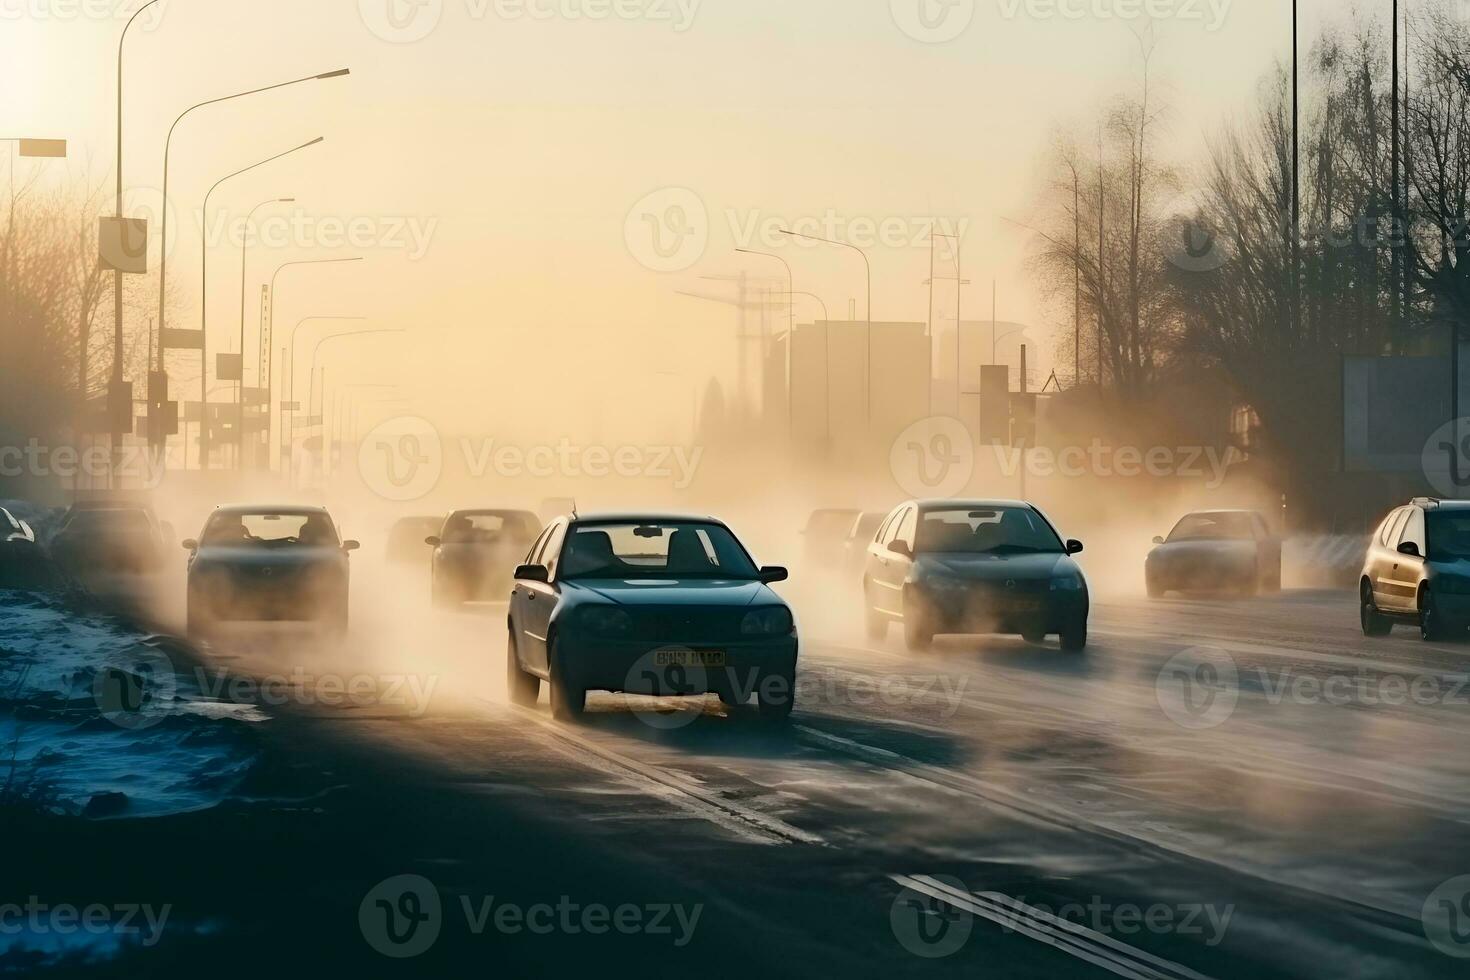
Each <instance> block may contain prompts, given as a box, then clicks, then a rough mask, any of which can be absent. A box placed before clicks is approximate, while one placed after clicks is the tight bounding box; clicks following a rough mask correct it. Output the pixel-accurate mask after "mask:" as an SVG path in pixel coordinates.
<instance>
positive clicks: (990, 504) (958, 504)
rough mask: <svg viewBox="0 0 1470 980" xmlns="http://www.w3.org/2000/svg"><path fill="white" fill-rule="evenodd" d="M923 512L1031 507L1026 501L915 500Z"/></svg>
mask: <svg viewBox="0 0 1470 980" xmlns="http://www.w3.org/2000/svg"><path fill="white" fill-rule="evenodd" d="M913 503H915V504H917V505H918V507H919V510H921V511H931V510H993V509H997V508H1006V507H1014V508H1019V509H1022V510H1029V509H1031V505H1030V504H1028V503H1027V502H1026V501H1024V500H942V499H937V500H915V501H913Z"/></svg>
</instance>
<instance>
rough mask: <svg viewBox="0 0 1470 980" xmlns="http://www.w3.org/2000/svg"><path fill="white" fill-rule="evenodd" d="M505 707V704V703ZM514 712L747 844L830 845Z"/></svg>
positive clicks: (571, 753)
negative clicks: (747, 841)
mask: <svg viewBox="0 0 1470 980" xmlns="http://www.w3.org/2000/svg"><path fill="white" fill-rule="evenodd" d="M501 707H504V706H503V705H501ZM511 710H512V711H513V712H514V713H515V714H516V715H518V716H520V717H523V718H526V719H528V720H530V721H532V722H534V723H535V724H537V725H539V726H541V727H542V728H543V729H545V730H546V732H547V733H548V734H549V735H551V736H552V737H553V738H554V739H556V740H557V741H559V742H561V743H562V744H561V745H560V746H556V747H557V749H558V751H560V752H561V753H562V754H563V755H565V756H567V757H568V758H570V759H572V760H573V761H576V762H580V763H581V764H583V765H585V766H590V767H591V768H594V769H598V770H599V771H602V772H606V773H609V774H610V775H615V776H619V777H621V778H623V779H625V780H627V781H629V782H633V783H635V784H636V785H638V786H639V787H640V788H642V789H645V790H651V791H652V792H653V793H655V795H657V796H659V797H660V798H662V799H665V800H667V801H669V802H670V803H672V804H674V805H675V806H678V807H680V808H681V809H684V810H687V811H689V812H691V813H693V814H695V815H696V816H698V817H700V818H702V819H704V820H708V821H710V822H711V823H715V824H717V825H719V826H721V827H723V828H725V829H726V830H730V831H732V832H734V833H736V834H739V835H740V836H741V837H744V838H746V839H747V840H750V841H753V842H755V843H759V844H825V843H826V842H825V841H824V840H823V839H822V838H821V837H819V836H817V835H816V834H813V833H809V832H808V831H805V830H802V829H801V828H799V827H793V826H792V825H791V824H789V823H787V822H786V821H784V820H782V819H780V818H779V817H773V816H771V815H770V814H767V813H762V812H760V811H759V810H754V809H751V808H750V807H747V806H742V805H740V804H739V803H734V802H732V801H730V800H727V799H725V798H723V797H721V796H719V795H718V794H716V793H711V792H709V791H707V790H705V789H703V788H701V787H699V786H696V785H695V784H693V783H691V782H690V781H689V780H687V779H684V778H682V777H680V776H677V775H675V774H673V773H671V772H668V771H666V770H664V769H660V768H659V767H657V766H652V765H649V764H648V763H644V762H639V761H638V760H636V759H632V758H629V757H628V756H626V755H623V754H622V753H620V752H614V751H613V750H612V749H609V748H607V747H606V746H604V745H599V744H597V743H595V742H593V741H591V740H590V739H586V738H583V737H582V736H580V735H578V734H576V733H575V732H573V731H571V730H570V729H568V728H566V727H565V726H563V725H561V724H559V723H557V722H555V721H553V720H551V719H549V718H545V717H543V716H542V715H540V714H539V713H537V712H536V711H533V710H531V709H529V708H521V707H515V708H512V709H511ZM589 756H590V757H592V758H595V759H598V760H600V761H601V762H602V763H604V765H601V766H598V765H594V764H592V762H591V759H589V758H588V757H589ZM609 765H610V766H613V767H616V771H610V770H609V768H608V766H609Z"/></svg>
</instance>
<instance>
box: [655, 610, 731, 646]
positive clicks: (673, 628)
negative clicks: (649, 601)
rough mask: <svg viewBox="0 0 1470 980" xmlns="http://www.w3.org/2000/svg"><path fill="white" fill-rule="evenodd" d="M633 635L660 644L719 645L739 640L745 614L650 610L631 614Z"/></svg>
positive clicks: (719, 611) (716, 611) (718, 611)
mask: <svg viewBox="0 0 1470 980" xmlns="http://www.w3.org/2000/svg"><path fill="white" fill-rule="evenodd" d="M630 612H631V613H632V616H633V633H634V635H635V636H637V637H638V638H639V639H643V640H653V641H655V642H659V643H673V642H684V641H691V640H692V641H705V642H712V641H714V642H717V641H721V640H729V639H738V638H739V636H740V622H741V619H742V617H743V616H744V610H739V611H736V612H733V613H732V612H727V611H725V610H689V609H646V610H636V611H634V610H630Z"/></svg>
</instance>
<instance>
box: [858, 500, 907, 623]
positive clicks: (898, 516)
mask: <svg viewBox="0 0 1470 980" xmlns="http://www.w3.org/2000/svg"><path fill="white" fill-rule="evenodd" d="M910 509H911V507H910V505H909V504H902V505H900V506H898V507H896V508H894V511H893V513H892V514H890V515H888V520H886V521H884V522H883V527H882V529H881V530H880V531H879V532H878V536H877V538H875V539H874V540H873V543H872V544H870V545H869V546H868V563H867V564H868V567H867V580H868V604H869V605H870V606H872V607H873V608H874V609H877V610H878V611H879V612H884V613H887V614H888V615H890V616H901V615H903V603H902V601H901V595H900V592H899V591H897V590H895V588H894V578H893V573H894V570H893V559H894V558H896V557H897V556H896V555H894V554H893V553H892V552H891V551H890V550H889V549H890V548H891V547H892V545H893V541H894V539H895V538H896V537H897V535H898V529H899V527H900V526H901V525H902V524H903V521H904V518H905V517H906V516H907V514H908V512H909V510H910ZM899 581H900V582H901V581H902V580H899Z"/></svg>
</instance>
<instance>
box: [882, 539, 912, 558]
mask: <svg viewBox="0 0 1470 980" xmlns="http://www.w3.org/2000/svg"><path fill="white" fill-rule="evenodd" d="M888 551H889V553H890V554H894V555H898V556H899V557H900V558H912V557H914V549H913V548H910V547H909V543H908V542H907V541H894V542H892V543H890V544H889V545H888Z"/></svg>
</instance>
